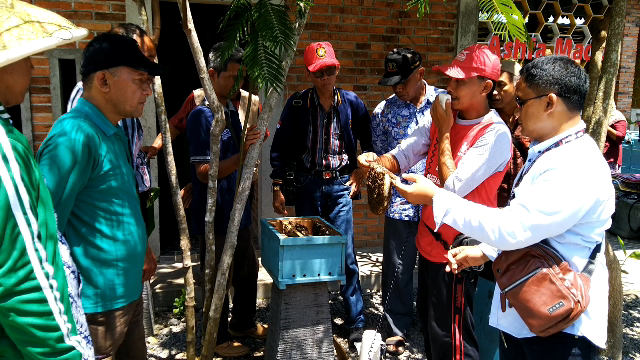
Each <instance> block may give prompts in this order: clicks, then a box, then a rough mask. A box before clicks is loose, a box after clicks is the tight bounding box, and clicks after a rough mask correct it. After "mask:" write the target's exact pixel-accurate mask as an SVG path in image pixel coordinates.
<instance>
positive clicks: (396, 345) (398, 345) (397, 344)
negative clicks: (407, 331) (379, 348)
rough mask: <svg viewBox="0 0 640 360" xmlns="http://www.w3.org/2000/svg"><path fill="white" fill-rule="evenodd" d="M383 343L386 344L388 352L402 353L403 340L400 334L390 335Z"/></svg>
mask: <svg viewBox="0 0 640 360" xmlns="http://www.w3.org/2000/svg"><path fill="white" fill-rule="evenodd" d="M384 343H385V345H386V346H387V353H388V354H391V355H395V356H400V355H402V354H403V353H404V350H405V349H404V347H405V342H404V339H403V338H401V337H400V336H393V337H390V338H388V339H387V340H386V341H385V342H384Z"/></svg>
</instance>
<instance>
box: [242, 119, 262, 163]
mask: <svg viewBox="0 0 640 360" xmlns="http://www.w3.org/2000/svg"><path fill="white" fill-rule="evenodd" d="M258 140H260V131H259V130H258V129H257V125H252V126H249V127H248V128H247V135H246V136H245V137H244V154H245V156H246V154H247V152H249V148H250V147H251V145H253V144H255V143H257V142H258Z"/></svg>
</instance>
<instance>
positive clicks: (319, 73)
mask: <svg viewBox="0 0 640 360" xmlns="http://www.w3.org/2000/svg"><path fill="white" fill-rule="evenodd" d="M337 73H338V68H337V67H336V66H330V67H326V68H324V69H320V70H318V71H313V72H312V73H311V74H312V75H313V77H314V78H316V79H321V78H323V77H324V74H327V76H333V75H335V74H337Z"/></svg>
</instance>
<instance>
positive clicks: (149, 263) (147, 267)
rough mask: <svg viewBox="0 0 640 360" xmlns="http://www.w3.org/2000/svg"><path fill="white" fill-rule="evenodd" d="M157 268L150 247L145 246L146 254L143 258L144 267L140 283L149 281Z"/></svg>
mask: <svg viewBox="0 0 640 360" xmlns="http://www.w3.org/2000/svg"><path fill="white" fill-rule="evenodd" d="M157 267H158V262H157V261H156V256H155V255H153V251H151V247H150V246H149V245H147V254H146V255H145V257H144V267H143V268H142V282H145V281H149V280H151V277H152V276H153V274H155V273H156V268H157Z"/></svg>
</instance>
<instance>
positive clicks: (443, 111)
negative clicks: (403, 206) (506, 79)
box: [358, 45, 511, 360]
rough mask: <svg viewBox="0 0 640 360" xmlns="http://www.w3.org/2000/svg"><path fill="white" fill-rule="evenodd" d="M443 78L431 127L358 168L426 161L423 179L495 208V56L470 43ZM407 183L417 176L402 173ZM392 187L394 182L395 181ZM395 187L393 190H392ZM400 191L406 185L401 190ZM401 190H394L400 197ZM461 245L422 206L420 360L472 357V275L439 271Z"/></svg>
mask: <svg viewBox="0 0 640 360" xmlns="http://www.w3.org/2000/svg"><path fill="white" fill-rule="evenodd" d="M434 69H435V70H439V71H442V72H443V73H444V74H445V75H447V76H448V77H449V78H450V79H449V84H448V85H447V92H448V93H449V95H450V96H451V100H447V101H446V103H445V106H442V103H441V99H440V97H441V96H443V95H438V98H436V104H435V105H434V106H432V107H431V117H432V121H433V122H432V124H431V126H430V127H428V126H425V125H422V124H421V125H420V126H418V127H417V128H416V129H415V130H414V131H413V132H412V133H411V135H410V136H409V137H408V138H407V139H405V140H404V141H403V142H401V143H400V144H399V145H398V146H397V147H396V148H394V149H393V150H391V151H390V152H388V153H386V154H384V155H382V156H380V157H378V156H377V155H375V154H371V153H365V154H362V155H360V157H359V158H358V164H359V166H361V167H368V166H369V163H370V162H372V161H375V162H378V163H380V164H381V165H383V166H385V167H386V168H387V169H389V170H391V171H393V172H394V173H400V172H406V171H407V170H408V169H409V168H410V167H411V166H413V165H414V164H416V163H417V162H418V161H420V160H422V159H424V158H425V157H426V159H427V164H426V171H425V176H426V177H427V178H429V179H431V180H432V181H433V182H435V183H436V184H438V186H440V187H443V188H445V189H447V190H449V191H452V192H454V193H456V194H458V195H459V196H462V197H464V198H466V199H469V200H471V201H473V202H476V203H480V204H484V205H487V206H491V207H496V201H497V190H498V186H499V185H500V182H501V181H502V177H503V176H504V172H505V170H506V165H507V163H508V161H509V158H510V157H511V137H510V135H509V129H508V128H507V127H506V126H505V124H504V122H503V121H502V120H501V119H500V117H499V116H498V113H497V112H495V111H494V110H491V109H490V108H489V101H488V95H489V94H490V93H491V91H492V89H493V86H494V85H493V83H494V82H495V81H497V80H498V79H499V78H500V59H499V58H498V57H497V56H496V55H494V54H493V53H492V52H491V51H489V49H488V48H487V47H486V46H482V45H472V46H470V47H468V48H466V49H464V50H463V51H461V52H460V54H458V56H456V58H455V59H454V60H453V62H452V63H451V65H443V66H436V67H435V68H434ZM403 177H404V178H405V179H406V180H408V181H414V179H416V178H424V177H423V176H422V175H416V174H405V175H404V176H403ZM398 183H399V182H398ZM398 183H396V187H397V188H398V190H401V188H400V185H402V184H400V185H399V184H398ZM404 186H405V187H407V186H409V185H404ZM405 194H406V192H400V195H401V196H403V197H405V198H406V199H407V200H409V201H410V202H411V200H410V199H409V198H407V197H406V196H405ZM461 241H465V242H466V241H468V240H465V238H464V235H462V234H460V232H458V231H456V230H455V229H453V228H451V227H448V226H446V225H444V226H441V227H439V228H437V227H436V225H435V223H434V218H433V208H432V207H431V206H424V207H423V208H422V215H421V218H420V224H419V225H418V234H417V236H416V245H417V248H418V252H419V253H420V257H419V260H418V301H417V304H418V313H419V314H420V318H421V322H422V331H423V334H424V343H425V352H426V356H427V358H428V359H433V360H444V359H447V360H448V359H454V358H460V359H478V358H479V355H478V340H477V338H476V335H475V333H474V321H473V314H472V313H471V309H472V308H473V305H472V304H473V298H474V294H475V290H476V288H475V284H476V283H475V276H461V275H459V274H456V275H454V274H451V273H448V272H446V271H445V267H446V265H447V251H448V250H449V249H450V248H451V246H453V245H454V244H455V245H456V246H457V244H458V242H461Z"/></svg>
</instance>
